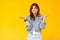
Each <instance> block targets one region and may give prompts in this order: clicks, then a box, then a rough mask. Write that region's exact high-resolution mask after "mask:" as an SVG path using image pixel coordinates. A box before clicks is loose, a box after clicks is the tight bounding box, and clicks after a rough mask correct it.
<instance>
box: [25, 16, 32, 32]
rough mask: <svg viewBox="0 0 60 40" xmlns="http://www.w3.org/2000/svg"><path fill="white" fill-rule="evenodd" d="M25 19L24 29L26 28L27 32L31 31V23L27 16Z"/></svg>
mask: <svg viewBox="0 0 60 40" xmlns="http://www.w3.org/2000/svg"><path fill="white" fill-rule="evenodd" d="M26 19H27V22H26V28H27V31H28V32H30V31H31V29H32V24H31V21H30V17H29V16H28V17H27V18H26Z"/></svg>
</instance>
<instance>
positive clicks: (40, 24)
mask: <svg viewBox="0 0 60 40" xmlns="http://www.w3.org/2000/svg"><path fill="white" fill-rule="evenodd" d="M39 12H40V9H39V6H38V4H37V3H33V4H32V5H31V7H30V15H29V16H28V17H27V18H25V17H23V16H20V17H19V18H23V19H24V21H25V22H26V28H27V32H28V36H27V40H42V37H41V30H42V29H43V28H44V27H45V25H46V22H45V18H46V17H47V16H48V15H45V16H42V15H41V14H40V13H39Z"/></svg>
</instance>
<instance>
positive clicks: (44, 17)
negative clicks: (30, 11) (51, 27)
mask: <svg viewBox="0 0 60 40" xmlns="http://www.w3.org/2000/svg"><path fill="white" fill-rule="evenodd" d="M48 16H49V14H47V15H44V16H43V20H42V22H44V21H45V19H46V17H48Z"/></svg>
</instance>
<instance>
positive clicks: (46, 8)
mask: <svg viewBox="0 0 60 40" xmlns="http://www.w3.org/2000/svg"><path fill="white" fill-rule="evenodd" d="M35 2H36V3H38V5H39V7H40V10H41V11H40V13H41V14H42V15H45V14H50V16H48V17H47V18H46V23H47V25H46V26H45V29H43V30H42V38H43V40H60V1H59V0H0V40H26V36H27V32H26V27H25V22H24V21H23V19H20V18H18V17H19V16H25V17H27V16H28V15H29V8H30V6H31V4H32V3H35Z"/></svg>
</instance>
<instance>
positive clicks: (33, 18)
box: [30, 3, 40, 21]
mask: <svg viewBox="0 0 60 40" xmlns="http://www.w3.org/2000/svg"><path fill="white" fill-rule="evenodd" d="M33 6H36V8H37V9H38V12H37V15H36V16H39V15H40V13H39V11H40V9H39V6H38V4H37V3H33V4H32V5H31V7H30V18H31V19H32V20H33V21H35V17H34V15H33V13H32V7H33Z"/></svg>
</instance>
